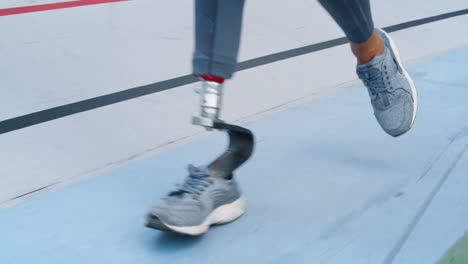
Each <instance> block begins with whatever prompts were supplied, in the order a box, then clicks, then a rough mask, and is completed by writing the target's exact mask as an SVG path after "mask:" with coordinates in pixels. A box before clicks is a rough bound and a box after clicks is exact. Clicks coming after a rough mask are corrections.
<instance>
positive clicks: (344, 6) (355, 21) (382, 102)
mask: <svg viewBox="0 0 468 264" xmlns="http://www.w3.org/2000/svg"><path fill="white" fill-rule="evenodd" d="M319 2H320V3H321V4H322V5H323V7H324V8H325V9H326V10H327V11H328V13H330V15H331V16H332V17H333V19H335V21H336V22H337V23H338V25H339V26H340V27H341V29H342V30H343V31H344V32H345V34H346V36H347V37H348V39H349V40H350V42H351V50H352V51H353V54H354V55H355V56H356V58H357V59H358V65H357V69H356V72H357V74H358V76H359V78H360V79H361V80H362V81H363V83H364V84H365V86H366V87H367V89H368V92H369V96H370V99H371V104H372V107H373V108H374V115H375V117H376V118H377V121H378V122H379V124H380V126H381V127H382V128H383V129H384V131H385V132H387V133H388V134H389V135H392V136H394V137H397V136H400V135H402V134H404V133H406V132H407V131H408V130H409V129H410V128H411V127H412V125H413V122H414V120H415V118H416V112H417V93H416V87H415V86H414V83H413V81H412V80H411V77H410V76H409V74H408V72H406V70H405V69H404V68H403V65H402V63H401V60H400V56H399V55H398V51H397V49H396V46H395V44H394V43H393V41H392V40H391V38H390V36H389V35H388V34H387V33H386V32H384V31H383V30H381V29H374V22H373V21H372V16H371V9H370V3H369V0H319Z"/></svg>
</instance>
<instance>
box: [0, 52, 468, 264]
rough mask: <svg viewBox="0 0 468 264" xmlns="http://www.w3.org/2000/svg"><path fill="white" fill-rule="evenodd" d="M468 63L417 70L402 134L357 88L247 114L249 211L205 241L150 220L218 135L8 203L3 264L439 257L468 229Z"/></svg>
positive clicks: (1, 234)
mask: <svg viewBox="0 0 468 264" xmlns="http://www.w3.org/2000/svg"><path fill="white" fill-rule="evenodd" d="M467 69H468V48H463V49H459V50H456V51H453V52H451V53H448V54H445V55H442V56H439V57H437V58H435V59H433V60H431V61H428V62H425V63H421V64H419V65H415V66H413V67H411V68H410V69H409V72H410V74H412V76H414V79H415V83H416V86H417V88H418V89H419V97H420V100H419V101H420V105H419V114H418V117H417V120H416V122H415V126H414V128H413V130H412V131H411V132H410V133H408V134H407V135H404V136H402V137H401V138H397V139H394V138H391V137H389V136H387V135H386V134H384V132H382V131H381V129H380V127H379V126H378V124H377V123H376V122H375V120H374V118H373V116H372V113H371V107H370V105H369V102H368V101H369V99H368V96H367V94H366V93H367V92H366V90H365V89H364V88H363V87H362V86H357V87H353V88H350V89H346V90H344V91H340V92H337V93H335V94H332V95H328V96H324V97H321V98H319V99H315V100H313V101H311V102H308V103H306V104H303V105H301V106H298V107H295V108H292V109H289V110H286V111H283V112H279V113H275V114H272V115H270V116H267V117H264V118H261V119H259V120H257V121H254V122H252V123H249V124H247V126H248V127H249V128H250V129H252V130H253V131H254V133H255V135H256V137H257V141H258V143H257V148H256V152H255V153H254V156H253V158H252V160H251V161H250V162H248V163H247V164H246V165H245V166H244V167H242V168H241V169H240V170H239V171H238V173H237V177H238V179H239V181H240V183H241V185H242V187H243V190H244V195H245V198H246V200H247V213H246V214H245V215H244V216H243V217H242V218H240V219H239V220H238V221H236V222H234V223H232V224H229V225H226V226H220V227H214V228H212V229H211V231H210V232H209V233H208V234H206V235H204V236H202V237H198V238H190V237H183V236H179V235H174V234H167V233H160V232H158V231H155V230H151V229H147V228H145V227H144V226H143V224H144V216H145V213H146V211H147V209H148V208H149V206H150V204H151V203H152V201H154V200H156V199H158V198H160V197H162V196H164V195H165V194H166V193H167V191H168V190H170V189H171V188H172V187H173V185H174V183H176V182H178V181H180V180H181V179H182V177H184V175H185V174H186V172H185V168H184V166H186V163H187V162H189V161H192V162H194V163H195V164H202V163H206V162H207V161H209V160H211V158H213V157H215V156H216V155H217V154H218V153H219V152H221V151H222V150H223V148H224V144H225V138H224V135H222V134H215V135H212V136H209V137H205V138H203V139H201V140H198V141H196V142H193V143H190V144H187V145H184V146H182V147H179V148H177V149H174V150H171V151H168V152H164V153H161V154H158V155H155V156H153V157H151V158H148V159H145V160H141V161H136V162H133V163H131V164H129V165H127V166H125V167H121V168H118V169H115V170H113V171H111V172H109V173H106V174H104V175H100V176H97V177H94V178H92V179H88V180H83V181H81V182H79V183H76V184H73V185H70V186H67V187H65V188H62V189H60V190H56V191H53V192H50V193H47V194H45V195H41V196H39V197H37V198H35V199H33V200H30V201H27V202H24V203H22V204H19V205H17V206H14V207H12V208H8V209H3V210H1V211H0V263H15V264H22V263H28V264H30V263H36V264H39V263H44V264H53V263H54V264H55V263H57V264H58V263H60V264H62V263H70V264H71V263H80V264H82V263H100V264H102V263H129V264H130V263H138V264H145V263H191V264H193V263H226V264H228V263H236V264H237V263H372V264H374V263H391V262H392V261H395V263H413V264H414V263H431V262H435V261H436V260H437V259H438V258H439V257H440V256H441V255H442V254H443V253H444V251H445V250H446V249H447V248H448V247H449V246H450V244H451V243H452V242H454V241H455V240H456V239H457V238H458V237H459V236H460V235H462V234H463V232H464V231H465V230H466V229H468V221H467V218H468V194H466V192H465V191H466V188H467V187H468V182H467V181H466V179H465V180H464V179H463V176H466V175H467V174H468V166H467V164H468V154H467V151H466V149H467V144H468V119H467V117H468V104H467V98H468V75H467ZM304 85H311V84H304ZM463 192H465V193H463ZM452 215H454V217H450V216H452ZM447 230H448V231H447ZM430 241H437V243H430ZM420 259H423V260H424V261H418V260H420Z"/></svg>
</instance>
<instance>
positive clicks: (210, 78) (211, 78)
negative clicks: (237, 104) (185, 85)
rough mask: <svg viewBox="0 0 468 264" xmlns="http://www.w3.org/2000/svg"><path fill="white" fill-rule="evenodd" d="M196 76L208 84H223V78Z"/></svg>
mask: <svg viewBox="0 0 468 264" xmlns="http://www.w3.org/2000/svg"><path fill="white" fill-rule="evenodd" d="M198 76H200V78H202V79H203V80H205V81H209V82H217V83H223V82H224V79H223V78H220V77H216V76H213V75H198Z"/></svg>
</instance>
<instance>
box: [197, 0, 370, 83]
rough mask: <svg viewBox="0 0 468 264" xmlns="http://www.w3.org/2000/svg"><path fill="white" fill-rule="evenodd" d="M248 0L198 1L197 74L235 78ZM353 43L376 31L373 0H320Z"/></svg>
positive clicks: (368, 36)
mask: <svg viewBox="0 0 468 264" xmlns="http://www.w3.org/2000/svg"><path fill="white" fill-rule="evenodd" d="M244 2H245V1H244V0H195V35H196V36H195V52H194V54H193V74H196V75H213V76H216V77H221V78H225V79H228V78H231V77H232V74H233V73H234V72H235V70H236V64H237V55H238V53H239V43H240V34H241V27H242V12H243V8H244ZM319 2H320V3H321V4H322V6H323V7H324V8H325V9H326V10H327V11H328V13H330V15H331V16H332V17H333V19H334V20H335V21H336V22H337V23H338V25H339V26H340V27H341V29H342V30H343V31H344V32H345V34H346V36H347V37H348V39H349V40H350V41H351V42H354V43H362V42H365V41H366V40H368V39H369V38H370V36H371V35H372V33H373V31H374V23H373V21H372V16H371V11H370V4H369V0H319Z"/></svg>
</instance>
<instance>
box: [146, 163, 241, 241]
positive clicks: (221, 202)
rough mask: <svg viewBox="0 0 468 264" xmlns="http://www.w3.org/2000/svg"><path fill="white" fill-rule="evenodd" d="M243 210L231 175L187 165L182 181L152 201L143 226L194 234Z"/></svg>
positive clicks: (226, 220) (202, 231)
mask: <svg viewBox="0 0 468 264" xmlns="http://www.w3.org/2000/svg"><path fill="white" fill-rule="evenodd" d="M244 210H245V208H244V200H243V198H242V197H241V193H240V190H239V187H238V185H237V183H236V182H235V181H234V180H233V179H230V180H226V179H222V178H220V177H213V176H210V175H209V174H208V173H207V171H206V169H205V168H203V167H200V168H197V167H194V166H192V165H189V176H188V177H187V178H186V179H185V182H184V183H183V184H182V185H179V186H178V189H177V190H175V191H172V192H170V193H169V195H168V196H167V197H165V198H163V199H161V200H159V201H158V202H156V203H155V204H154V205H153V207H152V208H151V210H150V212H149V214H148V216H147V225H146V226H147V227H150V228H155V229H159V230H162V231H172V232H177V233H181V234H185V235H192V236H197V235H201V234H203V233H205V232H207V231H208V228H209V227H210V226H211V225H215V224H225V223H229V222H231V221H234V220H236V219H237V218H239V217H240V216H241V215H242V214H243V213H244Z"/></svg>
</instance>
